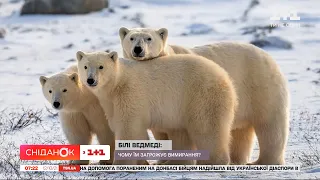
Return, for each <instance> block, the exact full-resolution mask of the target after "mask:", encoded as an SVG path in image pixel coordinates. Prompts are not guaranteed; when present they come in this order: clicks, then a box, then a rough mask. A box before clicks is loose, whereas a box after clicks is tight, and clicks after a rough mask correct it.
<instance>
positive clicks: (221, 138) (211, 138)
mask: <svg viewBox="0 0 320 180" xmlns="http://www.w3.org/2000/svg"><path fill="white" fill-rule="evenodd" d="M195 122H205V121H204V120H202V121H201V120H197V121H195ZM221 122H223V121H221ZM198 124H200V123H198ZM204 126H207V127H203V126H202V127H201V126H199V125H197V124H196V123H195V124H193V125H190V126H189V129H188V134H189V137H190V138H191V139H192V141H193V142H194V143H195V145H196V147H197V149H198V150H208V151H209V160H197V164H198V165H227V164H229V163H230V155H229V143H230V140H231V133H230V127H227V126H228V125H226V126H223V125H214V124H213V123H212V124H209V123H208V124H205V125H204Z"/></svg>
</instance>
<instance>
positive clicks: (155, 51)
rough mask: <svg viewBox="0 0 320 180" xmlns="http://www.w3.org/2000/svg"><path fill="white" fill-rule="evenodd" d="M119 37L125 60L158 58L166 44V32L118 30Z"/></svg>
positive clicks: (138, 29) (136, 29)
mask: <svg viewBox="0 0 320 180" xmlns="http://www.w3.org/2000/svg"><path fill="white" fill-rule="evenodd" d="M119 35H120V39H121V45H122V48H123V54H124V57H125V58H129V59H134V60H139V61H143V60H149V59H152V58H155V57H158V56H159V55H160V54H161V53H162V52H163V51H164V50H165V47H166V44H167V38H168V30H167V29H166V28H161V29H159V30H155V29H149V28H134V29H130V30H129V29H127V28H125V27H122V28H120V30H119Z"/></svg>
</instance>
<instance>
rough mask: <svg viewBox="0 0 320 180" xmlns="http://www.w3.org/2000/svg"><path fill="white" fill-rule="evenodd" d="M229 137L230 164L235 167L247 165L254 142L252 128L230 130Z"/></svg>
mask: <svg viewBox="0 0 320 180" xmlns="http://www.w3.org/2000/svg"><path fill="white" fill-rule="evenodd" d="M231 135H232V140H231V147H230V155H231V156H230V158H231V163H232V164H235V165H243V164H246V163H248V162H249V160H250V155H251V151H252V145H253V140H254V129H253V127H246V128H241V129H235V130H232V131H231Z"/></svg>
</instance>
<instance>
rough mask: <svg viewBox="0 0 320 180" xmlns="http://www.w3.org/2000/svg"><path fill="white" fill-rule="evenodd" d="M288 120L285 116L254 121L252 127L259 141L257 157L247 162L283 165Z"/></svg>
mask: <svg viewBox="0 0 320 180" xmlns="http://www.w3.org/2000/svg"><path fill="white" fill-rule="evenodd" d="M288 127H289V125H288V121H286V117H282V118H279V119H278V118H277V121H273V122H268V121H267V120H266V121H259V122H255V123H254V129H255V132H256V135H257V137H258V141H259V150H260V154H259V158H258V160H257V161H255V162H253V163H249V164H258V165H283V164H285V159H284V153H285V146H286V144H287V137H288V131H289V129H288Z"/></svg>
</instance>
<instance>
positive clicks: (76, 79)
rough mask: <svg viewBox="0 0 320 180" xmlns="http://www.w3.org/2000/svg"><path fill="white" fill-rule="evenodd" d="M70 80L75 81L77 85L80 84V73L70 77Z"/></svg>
mask: <svg viewBox="0 0 320 180" xmlns="http://www.w3.org/2000/svg"><path fill="white" fill-rule="evenodd" d="M69 78H70V79H71V80H72V81H74V82H75V83H78V73H73V74H71V75H70V76H69Z"/></svg>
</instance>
